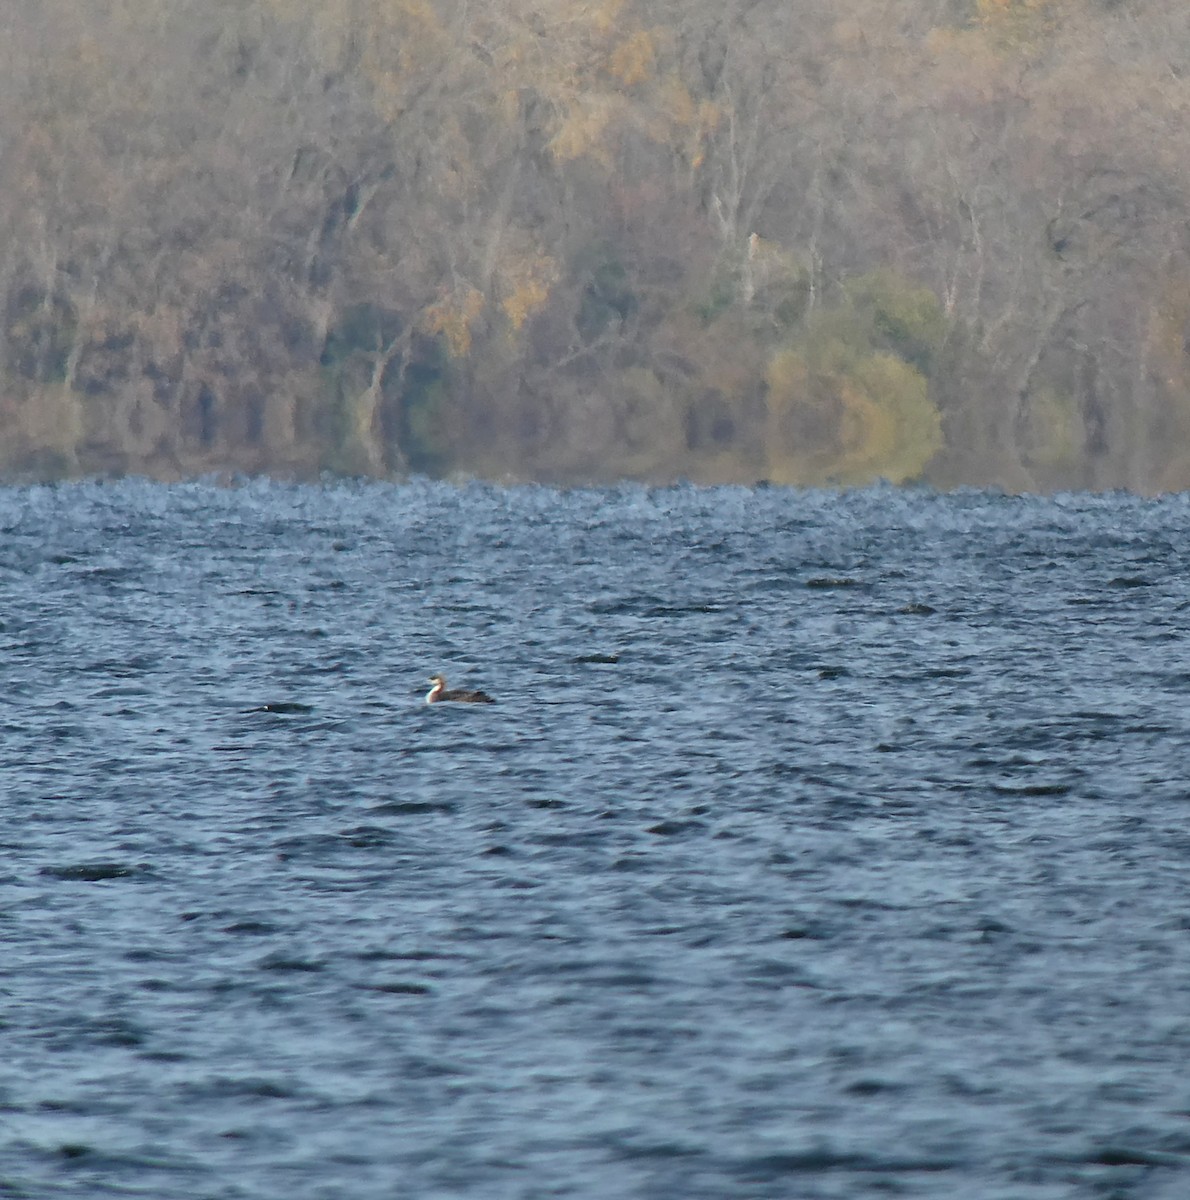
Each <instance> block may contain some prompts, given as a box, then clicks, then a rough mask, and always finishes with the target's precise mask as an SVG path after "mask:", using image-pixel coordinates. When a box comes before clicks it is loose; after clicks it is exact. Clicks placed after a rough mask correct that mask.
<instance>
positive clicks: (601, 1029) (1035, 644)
mask: <svg viewBox="0 0 1190 1200" xmlns="http://www.w3.org/2000/svg"><path fill="white" fill-rule="evenodd" d="M1188 623H1190V500H1188V499H1187V498H1186V497H1183V496H1172V497H1164V498H1159V499H1140V498H1137V497H1133V496H1128V495H1121V494H1114V495H1098V496H1090V495H1065V496H1056V497H1049V498H1041V497H1013V496H1005V495H1000V494H992V493H984V492H960V493H955V494H939V493H935V492H931V491H925V490H897V489H892V488H887V487H878V488H872V489H867V490H861V491H854V492H841V493H840V492H828V491H795V490H785V489H779V488H771V489H766V488H759V489H746V488H709V489H697V488H692V487H674V488H662V489H650V488H645V487H639V486H623V487H618V488H614V489H604V490H594V489H592V490H569V491H566V490H555V489H550V488H544V487H496V486H487V485H479V484H472V485H466V486H452V485H448V484H442V483H429V482H415V483H410V484H406V485H383V484H363V483H360V484H355V483H333V482H328V483H326V484H325V485H323V486H308V485H307V486H296V485H288V484H280V483H268V482H255V481H246V482H243V483H242V484H240V485H238V486H232V487H221V486H216V485H214V484H213V483H205V482H203V483H193V484H186V485H173V486H166V485H159V484H152V483H148V482H143V481H127V482H119V483H86V484H70V485H60V486H43V487H22V488H7V489H2V490H0V638H2V645H3V654H2V656H0V725H2V730H3V746H4V755H3V759H2V761H0V806H2V813H3V826H2V829H0V846H2V853H0V952H2V954H3V964H4V969H3V973H2V975H0V1197H22V1198H24V1197H28V1198H31V1200H34V1198H35V1200H43V1198H45V1197H65V1196H78V1197H87V1198H88V1200H89V1198H93V1197H152V1198H154V1200H173V1198H183V1197H185V1198H189V1197H194V1198H202V1200H212V1198H228V1200H231V1198H235V1200H241V1198H242V1200H257V1198H259V1200H273V1198H275V1197H276V1196H278V1195H284V1196H286V1197H288V1198H289V1200H307V1198H309V1200H313V1198H328V1200H329V1198H332V1197H333V1198H335V1200H340V1198H343V1197H350V1198H351V1200H372V1198H380V1197H397V1196H402V1197H403V1196H409V1197H481V1198H483V1200H530V1198H538V1197H542V1198H544V1197H582V1198H590V1200H620V1198H623V1200H630V1198H631V1200H636V1198H641V1197H644V1198H656V1200H668V1198H671V1197H672V1198H675V1200H677V1198H680V1200H697V1198H704V1197H705V1198H707V1200H719V1198H726V1197H731V1198H738V1197H773V1198H791V1197H796V1198H797V1200H807V1198H819V1197H821V1198H830V1200H863V1198H867V1197H888V1196H906V1197H912V1198H913V1200H935V1198H936V1200H954V1198H955V1197H963V1198H964V1200H1068V1198H1070V1197H1074V1196H1079V1197H1082V1196H1101V1197H1112V1198H1115V1200H1124V1198H1127V1200H1182V1198H1183V1197H1185V1196H1187V1195H1190V1076H1188V1074H1187V1069H1186V1068H1187V1062H1190V710H1188V705H1187V701H1188V699H1190V649H1188V645H1190V644H1188V641H1187V625H1188ZM436 671H443V672H444V673H445V674H446V675H447V676H448V679H449V681H450V684H451V686H460V687H481V688H484V689H485V690H487V691H488V692H490V693H491V694H492V695H493V696H495V698H496V700H497V703H496V704H493V705H482V706H481V705H460V704H437V705H432V706H430V705H427V704H425V702H424V697H425V693H426V691H427V690H428V687H429V683H428V677H429V676H430V675H431V674H433V673H435V672H436Z"/></svg>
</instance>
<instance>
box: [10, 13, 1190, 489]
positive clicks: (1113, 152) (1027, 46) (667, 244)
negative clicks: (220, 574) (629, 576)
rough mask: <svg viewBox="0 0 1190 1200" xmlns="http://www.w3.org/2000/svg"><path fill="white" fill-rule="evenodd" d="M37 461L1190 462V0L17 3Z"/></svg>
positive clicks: (16, 70) (71, 464) (907, 469)
mask: <svg viewBox="0 0 1190 1200" xmlns="http://www.w3.org/2000/svg"><path fill="white" fill-rule="evenodd" d="M10 7H11V10H12V11H11V14H10V15H9V20H8V25H9V28H8V36H7V38H6V39H5V40H4V41H3V44H2V46H0V66H2V68H3V69H2V71H0V98H2V100H3V103H2V104H0V239H2V241H0V245H2V250H0V473H2V474H3V475H4V477H7V478H10V479H13V478H52V477H64V476H71V475H77V474H96V473H98V474H113V475H114V474H121V473H125V472H134V473H143V474H149V475H153V476H157V477H162V478H176V477H180V476H185V475H193V474H197V473H203V472H210V471H237V472H238V471H245V472H272V473H277V474H283V475H291V476H298V477H304V476H315V475H317V474H318V473H320V472H323V471H333V472H343V473H349V474H361V475H377V476H400V475H402V474H405V473H409V472H428V473H431V474H447V475H449V474H452V473H459V474H477V475H483V476H487V477H491V478H498V479H541V480H548V481H556V482H580V481H598V480H605V479H614V478H636V479H646V480H669V479H676V478H687V479H693V480H697V481H704V482H720V481H722V482H727V481H739V482H748V481H753V480H759V479H768V480H772V481H774V482H781V483H793V484H830V483H837V484H844V485H846V484H853V483H862V482H865V481H868V480H872V479H876V478H887V479H890V480H893V481H897V482H901V481H909V480H917V479H924V480H927V481H930V482H933V483H935V484H938V485H940V486H952V485H956V484H964V483H965V484H974V485H986V484H992V485H999V486H1003V487H1007V488H1011V489H1036V488H1067V487H1091V488H1108V487H1128V488H1134V489H1137V490H1141V491H1149V492H1152V491H1160V490H1172V489H1181V488H1186V487H1188V486H1190V220H1188V217H1190V213H1188V212H1187V208H1188V203H1190V189H1188V188H1187V180H1186V173H1187V167H1188V164H1190V144H1188V143H1190V119H1188V118H1190V9H1188V8H1187V6H1186V5H1185V4H1184V3H1181V2H1179V0H1131V2H1129V3H1124V2H1122V0H796V2H790V0H591V2H589V3H583V4H578V3H574V2H567V0H533V2H532V3H529V2H528V0H491V2H490V3H485V4H482V5H476V4H472V3H469V0H320V2H319V3H317V4H314V3H310V2H309V0H12V2H11V5H10Z"/></svg>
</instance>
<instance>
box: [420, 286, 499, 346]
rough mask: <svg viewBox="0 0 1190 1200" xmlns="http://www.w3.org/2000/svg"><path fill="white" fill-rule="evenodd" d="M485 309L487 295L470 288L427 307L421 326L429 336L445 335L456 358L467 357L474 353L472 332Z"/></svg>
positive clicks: (466, 287)
mask: <svg viewBox="0 0 1190 1200" xmlns="http://www.w3.org/2000/svg"><path fill="white" fill-rule="evenodd" d="M484 307H485V305H484V298H483V294H482V293H481V292H480V291H479V290H478V289H476V288H473V287H471V286H469V285H468V286H465V287H463V288H461V289H460V290H459V291H458V292H455V293H452V294H451V295H449V296H444V297H443V298H442V299H441V300H439V301H438V302H437V303H436V304H432V305H431V306H430V307H429V308H427V309H426V311H425V312H424V313H423V314H422V321H421V325H422V328H423V329H424V330H425V331H426V333H430V334H441V335H442V338H443V340H444V341H445V342H446V349H447V351H448V352H449V353H450V355H451V357H452V358H465V357H466V356H467V355H468V354H469V353H470V351H471V335H472V330H473V328H474V326H475V322H476V321H477V320H478V319H479V316H480V314H481V313H482V312H483V310H484Z"/></svg>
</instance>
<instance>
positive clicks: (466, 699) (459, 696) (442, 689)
mask: <svg viewBox="0 0 1190 1200" xmlns="http://www.w3.org/2000/svg"><path fill="white" fill-rule="evenodd" d="M430 682H431V683H432V684H433V685H434V686H433V687H432V688H430V690H429V691H428V692H427V693H426V703H427V704H440V703H441V702H442V701H443V700H458V701H461V702H462V703H464V704H495V703H496V702H495V700H493V699H492V698H491V696H489V695H488V694H487V692H479V691H475V692H469V691H466V690H465V689H462V688H456V689H455V690H454V691H453V692H452V691H448V690H447V687H446V676H445V675H431V676H430Z"/></svg>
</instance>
